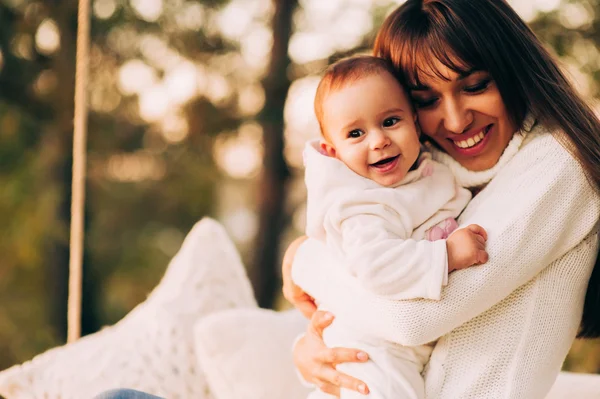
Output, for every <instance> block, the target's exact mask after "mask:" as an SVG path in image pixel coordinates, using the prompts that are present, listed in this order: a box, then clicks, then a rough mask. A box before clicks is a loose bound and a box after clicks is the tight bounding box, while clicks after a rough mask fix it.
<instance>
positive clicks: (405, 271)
mask: <svg viewBox="0 0 600 399" xmlns="http://www.w3.org/2000/svg"><path fill="white" fill-rule="evenodd" d="M317 146H318V141H316V140H315V141H311V142H309V143H307V144H306V148H305V150H304V161H305V166H306V171H305V181H306V188H307V193H308V195H307V197H308V198H307V211H306V235H307V236H309V237H311V238H316V239H318V240H320V241H322V242H324V243H326V244H327V246H328V247H329V248H331V249H332V250H333V252H334V253H336V254H337V255H338V256H339V257H340V258H342V259H344V261H343V262H342V263H343V266H344V267H345V268H346V271H347V272H349V273H350V274H351V275H352V276H354V277H355V278H356V280H357V283H358V284H361V285H362V286H363V287H365V289H367V290H369V291H371V292H373V293H374V294H377V295H380V296H382V297H385V298H389V299H415V298H426V299H435V300H438V299H440V296H441V292H442V286H443V285H446V283H447V280H448V256H447V252H446V241H445V240H437V241H427V240H425V235H426V232H427V231H428V230H429V229H431V228H432V227H434V226H436V225H438V224H440V223H443V222H444V221H445V220H446V219H448V218H453V219H454V218H456V217H458V215H460V213H461V212H462V210H463V209H464V207H465V206H466V205H467V203H468V202H469V200H470V199H471V193H470V192H469V191H468V190H467V189H464V188H462V187H460V186H459V185H458V184H457V183H456V180H455V179H454V176H453V175H452V173H451V172H450V169H449V168H447V167H446V166H444V165H443V164H441V163H439V162H435V161H433V160H432V159H431V153H429V152H422V153H421V155H420V157H419V163H418V166H417V167H416V168H415V169H414V170H411V171H409V172H408V173H407V174H406V176H405V177H404V178H403V179H402V180H401V181H400V182H398V183H397V184H396V185H395V186H393V187H384V186H381V185H379V184H377V183H376V182H374V181H373V180H370V179H367V178H365V177H362V176H360V175H358V174H356V173H354V172H353V171H352V170H351V169H350V168H348V167H347V166H346V165H345V164H344V163H343V162H342V161H340V160H339V159H336V158H333V157H329V156H327V155H323V154H321V153H320V151H319V150H318V147H317ZM297 266H301V264H298V265H297ZM317 299H319V298H317ZM322 304H323V305H324V306H325V307H327V303H326V302H324V303H322Z"/></svg>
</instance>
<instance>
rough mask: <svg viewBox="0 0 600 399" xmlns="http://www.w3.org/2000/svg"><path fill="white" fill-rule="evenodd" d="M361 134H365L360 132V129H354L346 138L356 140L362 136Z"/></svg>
mask: <svg viewBox="0 0 600 399" xmlns="http://www.w3.org/2000/svg"><path fill="white" fill-rule="evenodd" d="M363 134H365V132H363V131H362V130H360V129H354V130H352V131H351V132H350V133H348V138H351V139H357V138H359V137H360V136H362V135H363Z"/></svg>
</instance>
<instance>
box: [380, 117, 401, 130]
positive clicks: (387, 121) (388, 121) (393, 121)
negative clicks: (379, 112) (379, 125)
mask: <svg viewBox="0 0 600 399" xmlns="http://www.w3.org/2000/svg"><path fill="white" fill-rule="evenodd" d="M398 122H400V118H398V117H396V116H392V117H391V118H386V119H385V120H384V121H383V127H392V126H394V125H395V124H396V123H398Z"/></svg>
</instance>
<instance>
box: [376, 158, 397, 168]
mask: <svg viewBox="0 0 600 399" xmlns="http://www.w3.org/2000/svg"><path fill="white" fill-rule="evenodd" d="M399 156H400V155H396V156H395V157H390V158H385V159H382V160H381V161H378V162H375V163H372V164H371V166H374V167H376V168H380V167H382V166H385V165H387V164H389V163H390V162H394V161H395V160H396V159H398V157H399Z"/></svg>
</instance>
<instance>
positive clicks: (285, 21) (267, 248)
mask: <svg viewBox="0 0 600 399" xmlns="http://www.w3.org/2000/svg"><path fill="white" fill-rule="evenodd" d="M274 3H275V13H274V15H273V22H272V32H273V47H272V49H271V60H270V63H269V70H268V73H267V76H266V78H265V79H264V80H263V87H264V89H265V106H264V108H263V110H262V112H261V113H260V114H259V115H258V121H259V122H260V124H261V125H262V127H263V135H264V139H263V143H264V147H265V148H264V159H263V170H262V175H261V178H260V182H259V191H258V196H259V197H258V209H259V228H258V234H257V237H256V244H255V252H254V263H253V265H252V267H251V268H250V270H249V274H250V279H251V281H252V285H253V286H254V292H255V295H256V298H257V301H258V304H259V305H260V306H262V307H266V308H271V307H273V301H274V299H275V297H276V293H277V292H278V290H279V287H280V286H281V283H280V280H279V277H278V276H279V273H278V269H279V267H280V266H279V260H280V256H279V249H280V240H281V234H282V232H283V230H284V228H285V227H286V226H285V225H286V224H287V223H288V222H289V221H288V219H289V218H288V217H287V215H286V214H285V211H284V205H285V203H286V195H285V194H286V190H287V182H288V178H289V177H290V173H289V170H288V166H287V164H286V161H285V158H284V156H283V154H284V151H283V150H284V143H283V132H284V121H283V104H285V100H286V97H287V93H288V90H289V87H290V79H289V77H288V70H289V67H290V57H289V55H288V47H289V42H290V36H291V34H292V16H293V13H294V10H295V8H296V5H297V1H296V0H274Z"/></svg>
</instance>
